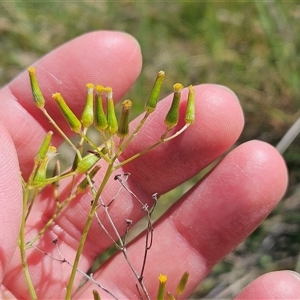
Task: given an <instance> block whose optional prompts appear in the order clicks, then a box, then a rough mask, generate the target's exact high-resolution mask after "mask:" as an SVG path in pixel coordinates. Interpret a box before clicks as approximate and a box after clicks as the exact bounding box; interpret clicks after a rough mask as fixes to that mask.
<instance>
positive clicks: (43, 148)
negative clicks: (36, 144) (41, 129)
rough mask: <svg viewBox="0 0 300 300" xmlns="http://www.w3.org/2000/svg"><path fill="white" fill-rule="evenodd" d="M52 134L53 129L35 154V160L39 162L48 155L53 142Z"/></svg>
mask: <svg viewBox="0 0 300 300" xmlns="http://www.w3.org/2000/svg"><path fill="white" fill-rule="evenodd" d="M52 135H53V132H52V131H49V132H48V133H47V135H46V137H45V139H44V141H43V143H42V145H41V147H40V149H39V151H38V153H37V154H36V156H35V158H34V159H35V162H36V163H38V162H40V161H42V160H43V159H44V158H45V157H46V155H47V152H48V150H49V147H50V143H51V139H52Z"/></svg>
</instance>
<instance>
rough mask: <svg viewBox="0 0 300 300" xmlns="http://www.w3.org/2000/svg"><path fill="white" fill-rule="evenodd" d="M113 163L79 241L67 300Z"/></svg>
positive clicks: (109, 166) (69, 297)
mask: <svg viewBox="0 0 300 300" xmlns="http://www.w3.org/2000/svg"><path fill="white" fill-rule="evenodd" d="M113 163H114V161H112V162H111V163H110V164H109V165H108V167H107V170H106V173H105V176H104V178H103V181H102V182H101V185H100V187H99V190H98V192H97V194H96V196H95V198H94V201H93V204H92V206H91V209H90V212H89V215H88V217H87V220H86V223H85V226H84V228H83V232H82V235H81V239H80V241H79V246H78V248H77V252H76V256H75V259H74V264H73V268H72V272H71V275H70V279H69V283H68V286H67V293H66V297H65V299H66V300H70V299H71V294H72V287H73V284H74V280H75V276H76V271H77V268H78V264H79V259H80V257H81V255H82V250H83V247H84V244H85V241H86V238H87V235H88V232H89V229H90V227H91V224H92V220H93V217H94V214H95V212H96V210H97V207H98V199H99V198H100V195H101V193H102V192H103V190H104V187H105V186H106V184H107V182H108V180H109V178H110V176H111V174H112V172H113Z"/></svg>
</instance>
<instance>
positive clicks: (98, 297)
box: [93, 290, 101, 300]
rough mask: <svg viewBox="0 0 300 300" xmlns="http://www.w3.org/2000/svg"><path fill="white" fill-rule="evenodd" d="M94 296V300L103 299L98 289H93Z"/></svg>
mask: <svg viewBox="0 0 300 300" xmlns="http://www.w3.org/2000/svg"><path fill="white" fill-rule="evenodd" d="M93 297H94V300H101V297H100V295H99V293H98V292H97V291H96V290H93Z"/></svg>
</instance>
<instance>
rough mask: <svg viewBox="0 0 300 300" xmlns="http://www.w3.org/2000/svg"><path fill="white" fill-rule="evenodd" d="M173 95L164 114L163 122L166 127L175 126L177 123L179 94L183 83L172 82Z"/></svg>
mask: <svg viewBox="0 0 300 300" xmlns="http://www.w3.org/2000/svg"><path fill="white" fill-rule="evenodd" d="M173 87H174V96H173V101H172V104H171V107H170V109H169V111H168V113H167V115H166V118H165V124H166V125H167V127H168V129H171V128H173V127H175V126H176V125H177V123H178V118H179V104H180V95H181V90H182V88H183V85H182V84H181V83H175V84H174V86H173Z"/></svg>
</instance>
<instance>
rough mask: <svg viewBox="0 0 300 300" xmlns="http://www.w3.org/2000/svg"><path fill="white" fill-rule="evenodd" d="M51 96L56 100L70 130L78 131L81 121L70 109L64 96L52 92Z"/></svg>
mask: <svg viewBox="0 0 300 300" xmlns="http://www.w3.org/2000/svg"><path fill="white" fill-rule="evenodd" d="M52 98H53V99H54V100H55V101H56V103H57V104H58V106H59V109H60V111H61V112H62V114H63V116H64V117H65V119H66V121H67V122H68V124H69V126H70V128H71V130H72V131H74V132H77V133H79V132H80V131H81V123H80V121H79V120H78V118H77V117H76V116H75V114H74V113H73V112H72V111H71V109H70V108H69V106H68V105H67V103H66V102H65V100H64V98H63V97H62V95H61V94H60V93H54V94H53V95H52Z"/></svg>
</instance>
